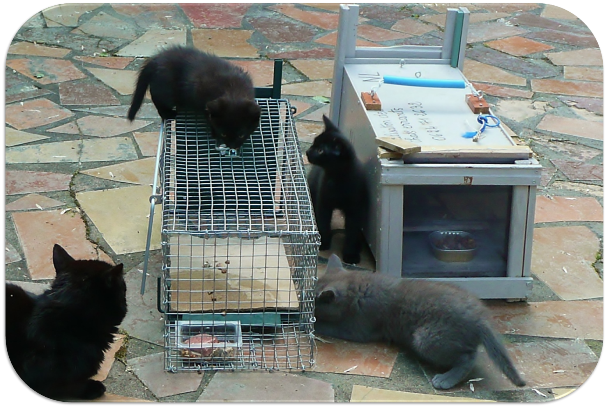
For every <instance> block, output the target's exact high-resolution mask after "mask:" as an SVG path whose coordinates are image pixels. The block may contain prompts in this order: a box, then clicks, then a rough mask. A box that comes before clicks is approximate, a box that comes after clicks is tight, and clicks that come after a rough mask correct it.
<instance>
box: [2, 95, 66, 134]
mask: <svg viewBox="0 0 606 407" xmlns="http://www.w3.org/2000/svg"><path fill="white" fill-rule="evenodd" d="M5 114H6V117H5V120H6V123H7V124H10V125H11V126H13V127H14V128H16V129H17V130H23V129H30V128H32V127H38V126H42V125H46V124H51V123H54V122H57V121H59V120H63V119H66V118H68V117H71V116H73V115H74V114H73V113H72V112H70V111H69V110H67V109H64V108H62V107H61V106H59V105H57V104H55V103H53V102H51V101H50V100H48V99H35V100H29V101H26V102H23V103H16V104H12V105H8V106H6V110H5Z"/></svg>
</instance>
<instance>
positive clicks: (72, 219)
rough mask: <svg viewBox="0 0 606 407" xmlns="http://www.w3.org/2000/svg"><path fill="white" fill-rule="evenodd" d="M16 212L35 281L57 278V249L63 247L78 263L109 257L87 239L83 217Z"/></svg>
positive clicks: (26, 256)
mask: <svg viewBox="0 0 606 407" xmlns="http://www.w3.org/2000/svg"><path fill="white" fill-rule="evenodd" d="M61 212H62V211H58V210H57V211H39V212H15V213H13V221H14V223H15V228H16V229H17V236H18V237H19V242H20V243H21V247H22V248H23V253H24V254H25V259H26V261H27V268H28V271H29V274H30V276H31V278H32V280H44V279H52V278H54V277H55V268H54V266H53V261H52V258H53V246H54V245H55V244H56V243H57V244H60V245H61V246H62V247H63V248H64V249H65V250H67V252H68V253H69V254H70V255H71V256H72V257H73V258H75V259H99V258H100V259H101V260H104V261H107V262H111V259H110V258H109V256H107V254H105V253H104V252H102V251H100V250H99V251H98V249H97V248H96V247H95V246H93V244H92V243H91V242H89V241H88V240H87V239H86V227H85V225H84V222H83V221H82V218H81V217H80V215H79V214H75V213H74V212H72V211H69V212H66V213H64V214H63V215H61Z"/></svg>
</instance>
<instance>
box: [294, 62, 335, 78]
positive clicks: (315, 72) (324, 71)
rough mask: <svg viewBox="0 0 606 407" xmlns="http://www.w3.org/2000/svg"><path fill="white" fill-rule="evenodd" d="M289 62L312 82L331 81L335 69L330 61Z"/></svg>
mask: <svg viewBox="0 0 606 407" xmlns="http://www.w3.org/2000/svg"><path fill="white" fill-rule="evenodd" d="M289 62H290V64H291V65H292V66H294V67H295V68H297V69H298V70H299V71H300V72H301V73H303V75H305V76H307V77H308V78H309V79H310V80H312V81H315V80H318V79H332V76H333V70H334V67H335V63H334V61H332V60H330V59H295V60H292V61H289Z"/></svg>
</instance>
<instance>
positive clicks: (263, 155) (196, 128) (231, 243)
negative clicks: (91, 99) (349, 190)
mask: <svg viewBox="0 0 606 407" xmlns="http://www.w3.org/2000/svg"><path fill="white" fill-rule="evenodd" d="M257 103H258V104H259V105H260V106H261V109H262V116H261V121H260V126H259V128H258V130H257V131H255V133H253V134H252V135H251V137H250V140H247V141H246V142H245V143H244V144H243V145H242V147H241V148H240V149H239V151H237V152H236V153H235V154H233V153H231V152H226V151H225V150H224V149H222V148H221V147H220V146H217V143H216V140H215V139H214V138H212V137H210V131H209V128H208V124H207V122H206V119H205V118H204V117H198V116H195V115H191V114H182V115H179V116H178V117H177V118H176V119H175V120H173V121H168V122H167V123H166V124H165V126H166V137H165V144H164V153H163V165H162V171H161V172H162V174H161V179H162V184H163V188H162V201H163V209H162V254H163V256H162V258H163V277H162V281H161V284H160V286H161V293H160V297H159V298H160V301H161V308H162V310H163V312H165V316H166V318H165V321H166V324H165V340H166V348H165V349H166V359H165V362H166V365H165V367H166V369H167V370H170V371H183V370H185V371H188V370H208V369H213V370H216V369H259V368H262V369H298V370H304V369H307V368H309V367H310V366H311V365H312V364H313V355H314V342H313V335H312V331H313V311H314V292H313V290H314V282H315V279H316V266H317V254H318V245H319V235H318V233H317V228H316V225H315V220H314V216H313V209H312V206H311V200H310V197H309V190H308V187H307V182H306V177H305V171H304V167H303V162H302V155H301V149H300V146H299V142H298V139H297V136H296V131H295V127H294V123H293V120H292V111H291V108H290V105H289V103H288V102H287V101H286V100H276V99H257Z"/></svg>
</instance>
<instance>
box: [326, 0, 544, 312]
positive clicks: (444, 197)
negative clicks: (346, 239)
mask: <svg viewBox="0 0 606 407" xmlns="http://www.w3.org/2000/svg"><path fill="white" fill-rule="evenodd" d="M468 23H469V11H468V10H467V9H465V8H463V7H462V8H459V9H449V10H448V12H447V16H446V25H445V30H444V34H443V36H444V39H443V44H442V45H441V46H420V45H404V46H396V47H376V48H375V47H372V48H362V47H356V43H355V40H356V32H357V25H358V6H357V5H342V6H341V11H340V20H339V32H338V42H337V51H336V56H335V71H334V78H333V90H332V92H333V93H332V106H331V112H330V117H331V119H332V120H333V121H334V122H335V123H336V124H337V125H338V126H339V128H340V129H341V130H342V131H343V133H344V134H345V135H346V137H348V138H349V139H350V140H351V141H352V143H353V144H354V147H355V149H356V152H357V154H358V156H359V158H360V159H361V160H362V161H363V162H364V164H365V166H366V168H367V182H368V183H369V185H370V189H371V210H370V214H371V215H370V221H369V224H368V225H367V227H365V230H364V234H365V237H366V240H367V242H368V244H369V246H370V249H371V251H372V253H373V255H374V257H375V260H376V269H377V271H378V272H381V273H388V274H391V275H395V276H403V277H412V278H427V279H435V280H445V281H449V282H452V283H455V284H457V285H460V286H462V287H464V288H466V289H468V290H469V291H471V292H473V293H474V294H476V295H477V296H479V297H480V298H502V299H511V300H514V299H525V298H527V297H528V294H529V292H530V289H531V286H532V278H531V277H530V258H531V252H532V234H533V223H534V210H535V198H536V188H537V185H538V184H539V181H540V173H541V166H540V165H539V163H538V162H537V161H536V160H535V159H533V158H532V152H531V151H530V149H529V148H528V147H526V146H519V145H516V143H515V142H514V141H513V139H512V138H511V137H510V136H509V135H508V134H507V131H506V130H505V129H504V128H503V126H502V125H501V124H500V121H499V120H498V118H496V117H494V116H492V114H491V111H486V110H484V112H486V113H487V114H489V115H491V116H490V117H488V118H487V119H485V122H486V124H487V126H485V127H484V129H483V131H482V132H481V133H479V132H478V131H479V130H480V129H481V128H482V124H483V122H479V121H478V117H479V114H476V113H474V111H472V108H471V107H470V105H468V103H467V99H466V98H467V97H468V96H467V95H472V96H476V97H477V96H480V97H481V95H479V94H478V92H476V90H475V89H474V88H473V86H472V85H471V84H470V83H469V81H467V79H466V78H465V77H464V76H463V73H462V71H461V70H462V65H463V60H464V53H465V44H466V37H467V27H468ZM388 78H390V79H389V80H388ZM393 78H396V81H398V80H400V79H401V81H402V82H404V83H407V84H409V85H408V86H402V85H396V84H391V83H389V82H393V81H394V79H393ZM398 78H399V79H398ZM363 93H369V94H371V95H372V96H373V98H374V97H377V98H378V100H380V110H378V109H377V110H372V109H376V107H370V106H368V105H365V101H364V100H363V98H362V94H363ZM482 100H483V99H482ZM484 117H486V116H484ZM474 134H475V135H476V136H477V137H472V136H473V135H474ZM385 137H392V138H395V139H396V140H397V141H399V142H400V143H401V144H405V145H407V146H413V147H415V148H412V149H410V150H408V151H416V152H413V153H410V154H404V155H400V156H398V155H397V154H396V155H394V154H391V153H387V154H380V152H379V149H378V147H377V139H383V138H385ZM468 137H469V138H468ZM392 140H393V139H392ZM418 147H420V151H418V150H419V148H418ZM384 153H385V152H384ZM394 157H395V158H394ZM434 232H437V233H438V234H441V235H442V236H443V237H444V236H446V237H448V236H449V235H452V236H455V237H457V238H461V239H462V238H463V237H464V236H470V237H471V238H472V239H473V240H472V242H473V245H472V246H473V250H472V253H468V254H470V257H465V256H463V258H461V257H459V258H457V257H456V255H457V254H463V255H465V250H453V251H451V250H449V249H452V247H446V250H442V249H444V247H438V248H436V246H435V245H434V244H433V243H434V241H432V238H433V236H434V235H435V233H434ZM432 233H433V235H432ZM472 246H469V247H463V249H468V248H471V247H472ZM452 254H455V257H448V256H449V255H452Z"/></svg>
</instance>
